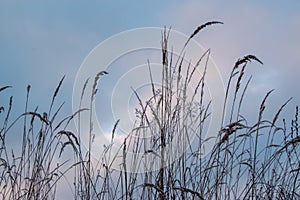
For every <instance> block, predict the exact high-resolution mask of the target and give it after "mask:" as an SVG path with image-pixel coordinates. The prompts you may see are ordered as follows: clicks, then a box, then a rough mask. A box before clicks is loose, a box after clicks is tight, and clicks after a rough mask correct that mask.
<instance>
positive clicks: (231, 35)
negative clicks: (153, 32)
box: [0, 0, 300, 115]
mask: <svg viewBox="0 0 300 200" xmlns="http://www.w3.org/2000/svg"><path fill="white" fill-rule="evenodd" d="M299 10H300V2H299V1H292V0H291V1H286V2H284V3H283V2H282V1H276V0H275V1H272V2H271V1H259V0H256V1H226V2H225V1H196V0H195V1H193V0H187V1H179V0H177V1H137V0H134V1H118V2H117V1H71V0H68V1H67V0H63V1H43V2H42V1H4V0H1V1H0V67H1V73H0V86H5V85H12V86H13V89H11V90H9V91H5V95H3V94H2V95H1V96H0V103H1V104H3V103H4V102H7V101H8V98H6V97H7V96H8V95H14V97H15V98H14V99H15V107H14V109H15V110H14V111H15V113H17V114H20V113H22V111H23V109H24V104H25V92H26V86H27V84H30V85H31V86H32V91H31V97H30V99H31V105H32V108H34V107H35V106H36V105H40V111H41V112H43V111H46V110H47V109H48V107H49V104H50V101H51V98H50V97H51V95H52V93H53V92H54V90H55V88H56V85H57V84H58V82H59V80H60V78H61V77H62V76H63V75H66V80H65V83H64V85H63V90H62V91H61V92H62V93H61V94H60V99H59V101H60V102H62V101H66V106H65V112H67V113H68V114H71V106H72V105H71V104H72V89H73V83H74V81H75V77H76V73H77V71H78V70H79V67H80V65H81V63H82V62H83V60H84V58H85V57H86V56H87V55H88V54H89V52H90V51H91V50H92V49H93V48H94V47H95V46H97V45H98V44H99V43H100V42H102V41H104V40H105V39H107V38H109V37H110V36H112V35H114V34H118V33H120V32H122V31H126V30H129V29H133V28H142V27H163V26H164V25H165V26H167V27H169V26H171V27H172V29H173V30H177V31H180V32H183V33H185V34H188V35H189V34H190V33H192V32H193V30H194V29H195V28H196V27H197V26H198V25H200V24H203V23H205V22H206V21H210V20H220V21H223V22H224V25H222V26H215V27H212V28H209V30H205V31H203V32H202V33H201V34H199V35H198V36H197V37H196V38H195V39H196V40H197V41H198V42H199V43H200V44H202V45H203V46H204V47H206V48H211V49H212V56H213V59H214V61H215V62H216V64H217V66H218V68H219V70H220V72H221V75H222V76H223V79H224V80H227V77H228V75H229V72H230V69H231V67H232V66H233V64H234V62H235V61H236V60H237V59H238V58H239V57H241V56H244V55H246V54H255V55H256V56H257V57H258V58H260V59H261V60H262V61H263V62H264V65H263V67H261V66H259V65H258V64H255V63H253V64H251V67H250V70H249V71H250V72H252V73H254V79H253V84H252V88H251V90H250V94H249V95H250V99H251V100H254V102H258V103H259V101H261V100H262V98H263V96H264V94H265V93H266V92H267V91H268V90H270V89H273V88H275V89H276V91H275V93H274V95H273V96H272V97H271V98H270V101H271V104H270V106H274V109H275V107H276V108H278V107H280V105H281V104H282V103H283V102H284V101H285V100H287V99H288V98H289V97H294V99H293V102H292V104H291V106H290V109H289V110H288V111H287V113H289V114H291V112H293V111H294V106H295V105H299V102H300V93H299V89H298V87H299V85H300V79H299V74H300V37H299V35H300V12H299ZM258 103H257V105H258ZM255 105H256V104H255ZM250 107H251V106H250ZM271 110H272V109H271ZM275 110H276V109H275ZM246 112H249V113H250V114H253V115H254V114H256V112H257V109H252V107H251V109H249V110H246ZM253 112H255V113H253ZM274 112H275V111H274Z"/></svg>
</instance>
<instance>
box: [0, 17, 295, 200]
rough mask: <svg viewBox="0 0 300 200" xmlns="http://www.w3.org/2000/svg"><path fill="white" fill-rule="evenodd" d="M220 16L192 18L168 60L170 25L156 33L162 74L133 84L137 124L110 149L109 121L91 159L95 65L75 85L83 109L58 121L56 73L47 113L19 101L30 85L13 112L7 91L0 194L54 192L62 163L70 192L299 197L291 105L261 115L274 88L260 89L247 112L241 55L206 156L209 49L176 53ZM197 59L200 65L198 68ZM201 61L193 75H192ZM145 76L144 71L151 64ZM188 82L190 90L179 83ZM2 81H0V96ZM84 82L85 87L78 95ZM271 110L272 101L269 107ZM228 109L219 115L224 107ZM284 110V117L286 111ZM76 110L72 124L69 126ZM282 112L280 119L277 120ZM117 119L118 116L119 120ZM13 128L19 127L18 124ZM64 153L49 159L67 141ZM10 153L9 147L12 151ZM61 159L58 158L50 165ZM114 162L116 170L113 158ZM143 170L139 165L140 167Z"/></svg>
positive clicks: (49, 195) (79, 195)
mask: <svg viewBox="0 0 300 200" xmlns="http://www.w3.org/2000/svg"><path fill="white" fill-rule="evenodd" d="M220 23H221V22H208V23H206V24H204V25H201V26H199V27H198V28H197V29H196V30H195V31H194V32H193V33H192V35H191V36H190V38H189V39H188V40H187V42H186V43H185V44H184V45H183V49H182V52H181V54H180V55H179V56H178V58H177V59H175V56H174V55H173V52H172V51H170V49H169V46H168V37H169V32H168V31H167V30H165V31H164V32H163V35H162V41H161V44H162V69H161V73H162V76H161V77H162V80H161V85H160V86H157V85H156V84H154V83H153V81H152V82H151V90H150V91H149V92H151V93H152V95H151V97H150V98H149V99H142V98H141V97H140V96H139V94H138V92H137V91H133V92H134V94H135V96H136V98H137V100H138V102H139V107H138V108H136V114H137V123H136V126H135V127H134V128H133V129H132V131H131V132H130V133H128V135H127V136H126V137H124V141H123V144H122V145H121V146H120V147H117V148H118V151H117V153H115V152H114V151H112V148H113V147H114V145H115V143H114V136H115V135H116V134H118V122H119V121H117V122H116V123H115V124H114V125H112V127H113V128H112V136H111V143H109V144H107V145H106V146H105V148H104V150H103V154H102V155H101V157H99V158H98V159H96V160H95V159H93V158H92V156H91V154H92V152H91V151H92V146H93V145H97V144H95V143H94V142H93V134H94V132H93V131H94V130H93V123H94V120H95V119H93V115H92V112H93V106H92V105H93V102H94V100H95V96H96V93H97V85H98V82H99V80H100V84H101V76H103V75H106V74H107V72H104V71H101V72H99V73H98V74H96V75H95V77H91V80H92V83H93V84H92V88H88V83H89V81H91V80H87V81H86V82H85V84H84V85H83V89H82V95H81V100H80V102H82V101H83V99H85V98H88V99H89V100H90V107H89V108H82V107H81V105H82V104H81V103H80V105H79V108H78V111H77V112H75V113H74V114H72V115H71V116H66V117H65V118H63V119H60V120H58V119H57V118H58V117H59V116H61V115H62V114H60V110H61V108H62V106H63V105H62V104H61V105H60V106H58V108H56V110H54V109H55V108H54V102H55V100H56V98H57V95H58V93H59V90H60V87H61V85H62V82H63V79H64V78H62V80H61V81H60V82H59V85H58V87H57V88H56V90H55V92H54V95H53V98H52V101H51V104H50V108H49V111H48V112H43V113H39V112H38V109H37V108H36V109H35V110H33V111H31V110H28V104H29V93H30V86H28V87H27V96H26V99H25V110H24V113H22V114H21V115H20V116H19V117H18V118H17V119H13V120H11V119H10V114H11V109H12V106H13V98H12V97H10V98H9V102H8V106H1V107H0V111H1V112H0V115H1V120H2V127H1V130H0V140H1V141H0V142H1V144H0V173H1V175H0V195H1V198H2V199H55V197H56V190H57V187H59V185H60V184H61V183H60V180H61V179H63V178H64V176H65V174H66V173H67V172H71V173H72V174H73V178H74V179H73V180H71V181H72V182H73V198H74V199H298V198H300V194H299V191H300V188H299V187H300V184H299V183H300V182H299V171H300V164H299V163H300V162H299V156H300V155H299V145H298V143H300V136H299V122H298V115H299V113H298V107H296V111H295V114H294V119H293V120H292V121H291V122H287V121H286V120H285V119H284V118H282V117H281V116H280V114H281V112H282V110H283V109H284V108H285V107H286V105H287V104H288V103H289V101H290V99H286V101H285V102H283V104H282V106H281V107H280V108H278V111H277V112H276V113H275V115H274V117H273V118H271V119H266V118H265V117H264V114H265V112H266V109H268V108H267V106H266V102H267V101H268V98H269V97H270V95H271V94H272V92H273V90H271V91H269V92H267V93H266V95H265V97H264V98H262V101H261V104H260V107H259V110H258V111H257V120H256V121H255V122H252V123H251V122H250V121H247V118H246V117H245V115H244V113H242V110H243V109H242V107H243V106H245V105H244V98H245V97H246V95H245V94H246V93H247V89H248V88H249V87H250V82H251V78H252V76H250V78H248V79H246V76H245V73H246V71H247V66H248V65H249V63H250V62H251V61H255V62H258V63H260V64H262V62H261V61H260V60H259V59H258V58H257V57H255V56H254V55H246V56H245V57H243V58H241V59H238V60H237V61H236V63H235V64H234V65H233V68H232V71H231V73H230V76H229V78H228V82H227V87H226V96H225V97H223V98H225V101H224V102H225V103H224V106H223V107H224V109H223V114H222V125H221V127H220V131H219V132H218V133H215V134H216V142H215V143H214V145H213V147H212V150H211V151H210V152H209V153H208V154H207V155H205V156H203V154H204V149H203V147H204V146H205V144H206V143H207V140H205V139H204V138H205V134H206V131H207V127H208V125H209V122H210V120H211V118H210V116H211V112H214V110H212V109H211V107H210V105H211V103H213V101H214V99H209V98H208V97H207V96H206V87H207V86H206V81H205V80H206V73H207V68H208V67H209V66H208V60H209V58H210V49H208V50H207V51H205V53H204V54H203V55H202V56H200V57H199V60H198V61H197V62H196V65H192V64H191V63H188V64H186V62H184V59H185V57H184V54H185V48H186V47H187V45H188V44H189V41H190V40H191V39H192V38H193V37H194V36H195V35H196V34H198V33H199V32H201V30H202V29H204V28H205V27H207V26H209V25H214V24H220ZM200 66H204V67H200ZM197 70H202V72H201V74H202V76H201V77H200V78H199V76H197V75H196V71H197ZM149 76H150V79H151V80H152V72H151V65H150V64H149ZM192 83H196V84H195V85H194V87H193V90H192V91H189V89H188V88H190V87H191V84H192ZM7 89H10V88H9V86H6V87H2V88H0V92H1V93H0V94H2V95H4V93H5V90H7ZM88 89H91V90H92V93H91V94H92V95H91V96H90V97H88V96H86V95H85V94H86V90H88ZM271 110H274V108H272V109H271ZM82 112H89V113H90V115H89V116H90V118H89V122H90V124H89V127H90V129H89V136H88V137H89V139H88V147H87V149H85V148H84V147H83V146H82V135H81V128H80V121H81V120H82V119H81V113H82ZM225 113H227V114H225ZM288 117H290V116H288ZM74 118H77V119H78V121H79V123H78V131H77V132H72V131H70V129H68V127H69V124H70V123H71V122H73V119H74ZM281 119H282V120H281ZM121 120H122V119H121ZM19 121H22V122H23V129H22V128H20V129H18V130H19V133H18V134H19V135H20V133H21V134H23V136H22V140H21V141H20V143H21V150H20V152H15V150H14V149H12V150H11V149H10V147H9V144H8V143H7V135H8V134H15V133H13V132H12V128H13V127H15V126H16V124H17V122H19ZM18 128H19V127H18ZM67 148H68V149H69V150H71V152H72V156H73V157H72V159H68V160H65V161H64V160H63V161H60V162H58V160H59V159H60V158H61V156H62V155H63V154H64V153H66V152H65V150H66V149H67ZM16 153H18V154H16ZM58 163H60V164H58ZM116 163H117V164H119V165H117V166H118V167H119V170H116V167H115V166H114V165H115V164H116ZM140 172H143V173H140Z"/></svg>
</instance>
